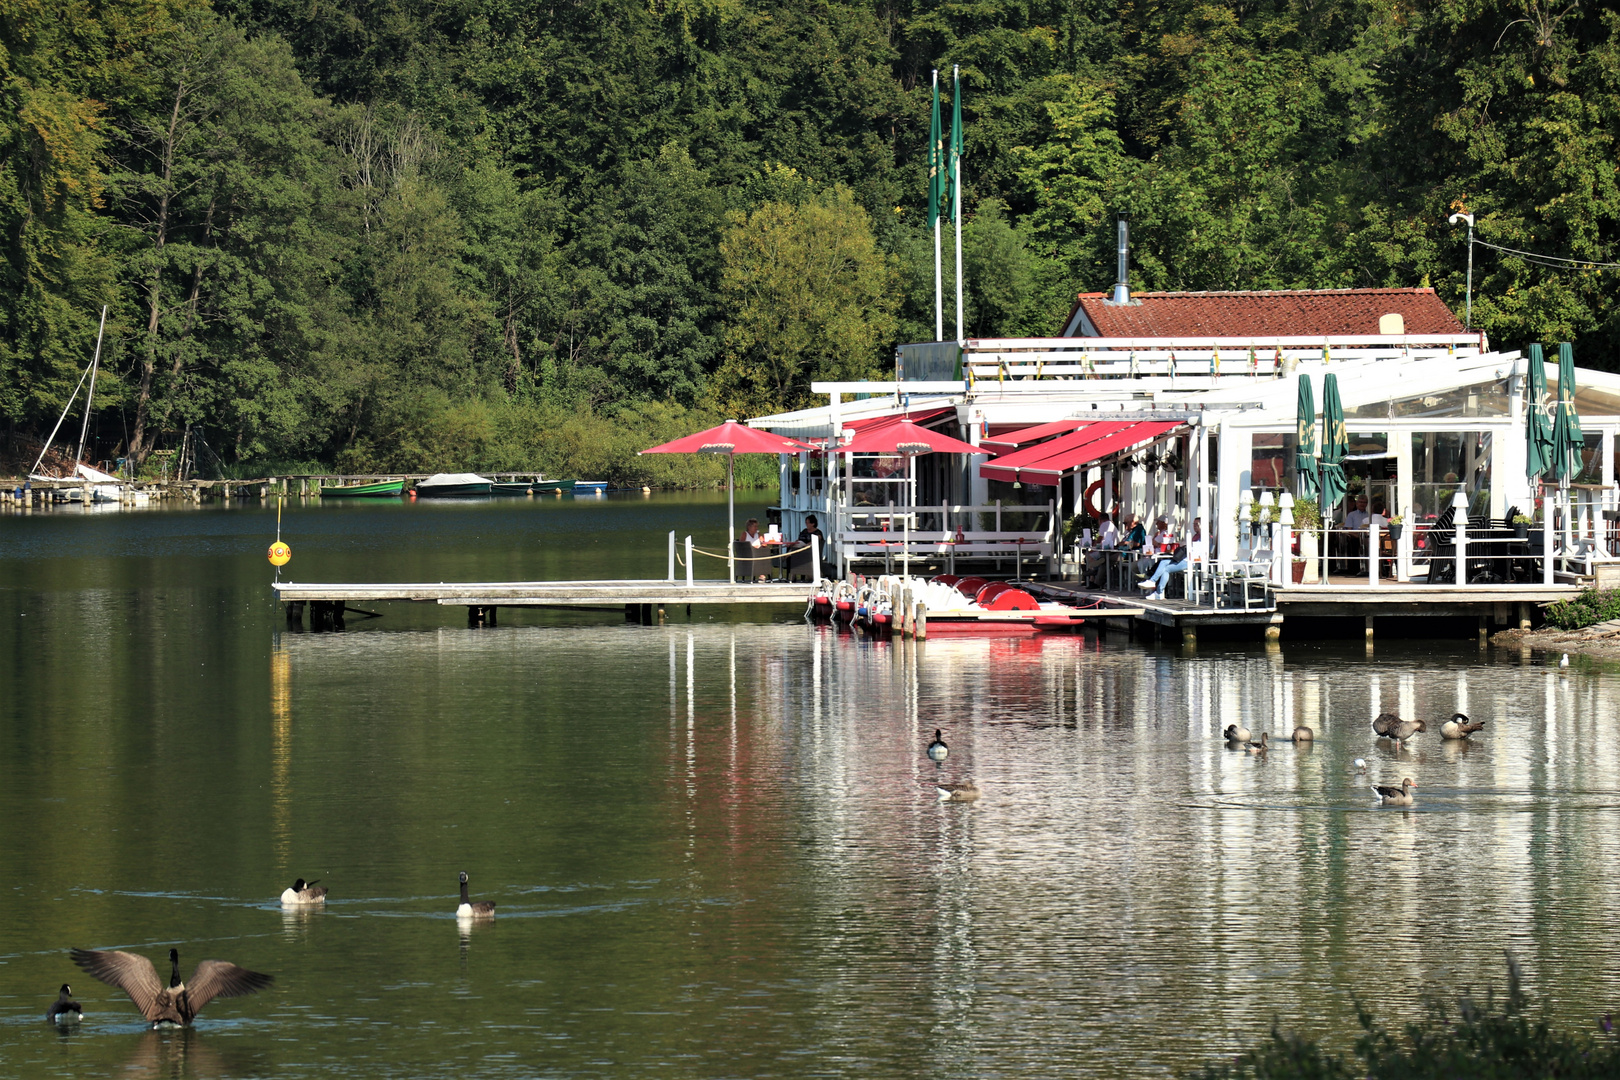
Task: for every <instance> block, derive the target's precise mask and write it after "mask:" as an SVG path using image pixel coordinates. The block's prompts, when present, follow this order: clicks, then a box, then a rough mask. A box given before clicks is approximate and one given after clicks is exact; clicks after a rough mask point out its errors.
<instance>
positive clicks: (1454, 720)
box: [1440, 713, 1485, 739]
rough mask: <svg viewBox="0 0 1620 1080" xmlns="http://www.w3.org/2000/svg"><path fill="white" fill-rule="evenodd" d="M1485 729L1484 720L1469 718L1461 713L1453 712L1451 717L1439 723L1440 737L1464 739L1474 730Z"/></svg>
mask: <svg viewBox="0 0 1620 1080" xmlns="http://www.w3.org/2000/svg"><path fill="white" fill-rule="evenodd" d="M1484 729H1485V721H1483V720H1470V719H1468V717H1466V716H1464V715H1463V714H1462V713H1453V714H1452V715H1451V719H1450V720H1447V721H1446V722H1445V723H1443V724H1441V725H1440V737H1441V738H1442V739H1466V738H1468V736H1470V735H1472V734H1473V733H1474V732H1476V731H1483V730H1484Z"/></svg>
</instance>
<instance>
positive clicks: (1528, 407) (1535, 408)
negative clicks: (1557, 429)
mask: <svg viewBox="0 0 1620 1080" xmlns="http://www.w3.org/2000/svg"><path fill="white" fill-rule="evenodd" d="M1545 365H1546V361H1545V360H1544V359H1542V356H1541V346H1540V345H1532V346H1530V393H1529V400H1528V401H1526V402H1525V403H1524V416H1525V428H1524V443H1525V456H1524V474H1525V476H1526V477H1528V478H1529V479H1530V481H1531V482H1532V483H1534V482H1535V481H1536V480H1539V479H1541V477H1542V476H1544V475H1545V474H1546V472H1547V470H1548V469H1549V468H1551V466H1552V461H1553V429H1552V420H1550V419H1549V418H1548V416H1547V410H1546V408H1545V407H1544V406H1543V405H1542V402H1544V401H1545V400H1546V399H1547V368H1546V366H1545Z"/></svg>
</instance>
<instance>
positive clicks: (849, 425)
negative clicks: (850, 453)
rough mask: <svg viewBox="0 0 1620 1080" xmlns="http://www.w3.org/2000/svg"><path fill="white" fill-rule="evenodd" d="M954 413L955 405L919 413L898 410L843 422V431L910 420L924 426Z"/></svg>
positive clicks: (885, 425) (862, 429) (865, 429)
mask: <svg viewBox="0 0 1620 1080" xmlns="http://www.w3.org/2000/svg"><path fill="white" fill-rule="evenodd" d="M955 412H956V406H955V405H947V406H944V407H943V408H938V409H923V410H921V411H919V412H906V411H905V410H898V411H896V412H892V413H884V414H883V415H882V416H866V417H862V418H861V419H859V420H845V421H844V430H845V431H871V430H873V429H875V428H883V427H888V426H889V425H890V424H898V423H899V422H900V421H902V420H910V421H911V422H912V423H913V424H926V423H927V422H928V421H930V420H938V419H939V418H940V417H941V416H944V415H945V414H946V413H952V414H954V413H955Z"/></svg>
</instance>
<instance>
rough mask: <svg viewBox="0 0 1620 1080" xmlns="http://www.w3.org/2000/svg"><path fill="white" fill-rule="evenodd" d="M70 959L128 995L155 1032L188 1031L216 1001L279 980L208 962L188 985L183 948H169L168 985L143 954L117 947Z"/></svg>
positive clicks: (82, 951)
mask: <svg viewBox="0 0 1620 1080" xmlns="http://www.w3.org/2000/svg"><path fill="white" fill-rule="evenodd" d="M68 955H69V956H71V957H72V958H73V962H74V963H75V964H78V965H79V966H80V967H81V968H83V969H84V970H85V971H87V972H89V973H90V974H91V975H94V976H95V977H96V978H98V979H100V980H101V981H102V982H104V983H108V984H109V985H112V986H116V987H118V989H120V990H122V991H123V992H124V993H126V994H128V995H129V1000H131V1001H133V1002H134V1003H135V1007H136V1008H137V1009H139V1010H140V1012H141V1015H142V1016H144V1017H146V1019H147V1020H148V1021H150V1022H151V1024H152V1026H153V1027H154V1028H160V1027H186V1026H188V1025H189V1024H190V1023H191V1021H192V1020H193V1019H194V1018H195V1017H196V1015H197V1014H198V1013H200V1012H202V1009H203V1006H204V1005H207V1004H208V1003H209V1002H210V1001H213V1000H214V999H215V998H217V997H241V996H242V995H243V994H256V993H258V992H259V991H260V990H263V989H264V988H265V987H267V986H269V985H270V984H271V983H272V982H274V981H275V979H274V978H273V977H272V976H269V975H264V974H261V973H260V972H257V971H249V970H248V969H247V968H244V967H238V966H236V965H235V964H231V963H227V962H226V961H224V960H204V961H202V962H201V963H199V964H198V965H197V969H196V970H195V971H193V972H192V973H191V983H190V984H189V985H187V984H186V983H184V982H182V981H181V980H180V950H179V949H170V950H169V965H170V974H169V985H168V986H164V985H163V984H162V983H161V982H159V981H158V973H157V969H156V968H154V967H153V966H152V961H150V960H148V959H147V958H146V957H144V956H136V955H135V954H134V953H127V952H118V951H116V950H112V949H106V950H102V949H74V950H73V951H72V952H70V953H69V954H68Z"/></svg>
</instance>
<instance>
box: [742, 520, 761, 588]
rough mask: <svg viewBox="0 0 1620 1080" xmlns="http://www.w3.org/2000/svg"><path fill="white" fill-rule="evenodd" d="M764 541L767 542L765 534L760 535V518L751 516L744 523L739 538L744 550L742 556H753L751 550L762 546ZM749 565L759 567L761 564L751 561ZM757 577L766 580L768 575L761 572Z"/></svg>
mask: <svg viewBox="0 0 1620 1080" xmlns="http://www.w3.org/2000/svg"><path fill="white" fill-rule="evenodd" d="M764 543H765V538H764V537H763V536H761V535H759V519H758V518H749V519H748V520H747V521H746V522H745V523H744V524H743V531H742V535H741V536H740V537H738V538H737V546H738V548H739V549H741V550H742V556H741V557H743V558H753V557H754V556H753V555H752V554H751V552H753V551H756V550H758V549H759V548H760V547H761V546H763V545H764ZM749 565H750V566H754V567H757V566H759V565H760V564H758V563H750V564H749ZM757 577H758V579H759V580H760V581H765V580H766V577H767V575H765V574H759V575H757Z"/></svg>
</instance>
